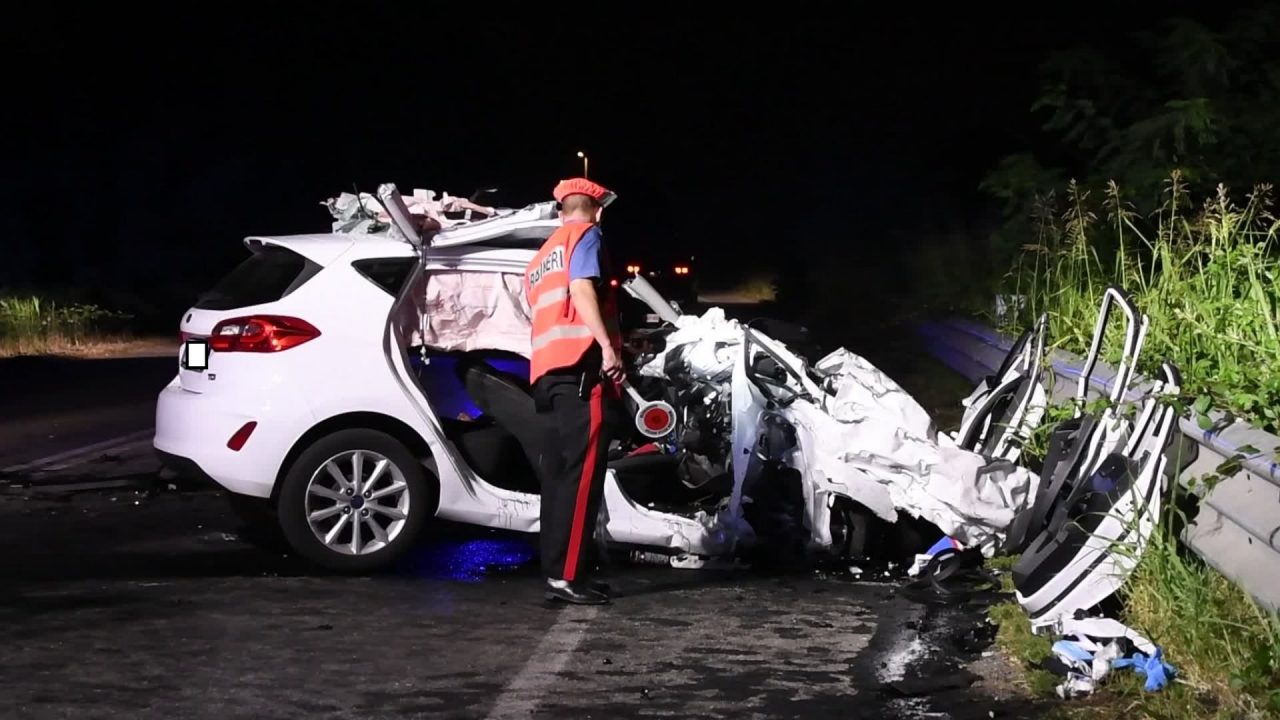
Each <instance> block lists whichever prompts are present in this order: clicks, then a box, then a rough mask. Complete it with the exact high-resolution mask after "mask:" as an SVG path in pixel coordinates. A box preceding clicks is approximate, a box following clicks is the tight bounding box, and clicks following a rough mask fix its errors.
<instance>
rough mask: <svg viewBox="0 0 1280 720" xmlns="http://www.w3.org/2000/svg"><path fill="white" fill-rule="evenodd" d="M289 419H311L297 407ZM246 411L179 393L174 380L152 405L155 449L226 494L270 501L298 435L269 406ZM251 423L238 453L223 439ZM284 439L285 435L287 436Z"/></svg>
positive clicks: (206, 396) (206, 397)
mask: <svg viewBox="0 0 1280 720" xmlns="http://www.w3.org/2000/svg"><path fill="white" fill-rule="evenodd" d="M285 409H287V410H290V411H291V412H290V413H288V416H289V417H290V418H291V419H293V420H294V421H295V423H290V425H291V426H292V425H293V424H296V421H297V420H299V419H303V417H302V416H305V417H306V418H308V419H309V418H310V413H309V412H307V411H305V410H304V411H302V412H301V413H299V412H298V410H299V408H297V407H296V406H289V407H287V408H285ZM249 412H250V413H251V414H246V413H245V408H244V407H243V403H242V402H241V403H239V407H236V408H235V409H232V408H231V407H230V406H229V405H228V406H224V405H223V403H222V402H220V399H219V398H217V397H215V396H212V395H209V394H204V393H195V392H191V391H189V390H184V389H183V388H182V386H181V385H180V384H179V383H178V381H177V380H176V379H175V380H174V381H173V382H172V383H170V384H169V386H168V387H166V388H165V389H164V390H162V391H161V392H160V397H159V399H158V400H157V402H156V436H155V441H154V446H155V448H156V450H158V451H160V452H161V453H165V454H167V455H171V456H174V457H176V458H179V459H180V460H185V461H190V462H192V463H194V464H195V465H196V466H197V467H198V468H199V469H200V470H201V471H202V472H203V473H204V474H205V475H208V476H209V477H210V478H212V479H213V480H214V481H215V482H217V483H218V484H219V485H221V486H222V487H224V488H226V489H227V490H229V491H231V492H234V493H239V494H242V495H252V496H254V497H262V498H265V497H270V495H271V490H272V488H273V487H274V485H275V482H276V476H277V474H278V473H279V471H280V465H281V463H282V462H283V461H284V455H285V453H287V452H288V449H289V448H290V447H292V445H293V439H294V438H296V437H297V434H296V433H294V428H293V427H291V426H290V427H284V426H283V423H282V416H281V414H280V413H273V412H272V404H271V403H269V402H263V403H261V404H260V405H259V406H258V407H257V408H254V409H251V410H249ZM249 422H256V423H257V426H256V427H255V428H254V429H253V432H252V434H250V436H249V439H248V440H247V441H246V442H245V443H244V445H243V447H241V448H240V450H238V451H237V450H232V449H231V448H230V447H228V441H230V440H231V437H232V436H233V435H235V434H236V432H237V431H238V430H240V429H241V428H243V427H244V426H245V424H246V423H249ZM286 436H287V437H286Z"/></svg>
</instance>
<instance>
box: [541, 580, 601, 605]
mask: <svg viewBox="0 0 1280 720" xmlns="http://www.w3.org/2000/svg"><path fill="white" fill-rule="evenodd" d="M545 597H546V599H547V600H559V601H561V602H567V603H573V604H574V605H607V604H609V598H608V597H607V596H605V595H603V594H601V593H599V592H596V591H595V590H592V589H590V588H583V587H574V586H573V585H570V584H568V583H565V584H560V583H552V582H548V583H547V592H546V595H545Z"/></svg>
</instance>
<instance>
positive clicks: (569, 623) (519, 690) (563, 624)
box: [489, 605, 600, 720]
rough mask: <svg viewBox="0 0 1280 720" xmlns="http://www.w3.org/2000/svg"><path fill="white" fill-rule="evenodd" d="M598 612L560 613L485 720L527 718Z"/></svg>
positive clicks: (585, 608) (576, 610)
mask: <svg viewBox="0 0 1280 720" xmlns="http://www.w3.org/2000/svg"><path fill="white" fill-rule="evenodd" d="M599 612H600V608H599V607H598V606H596V605H587V606H583V607H581V608H564V609H562V610H561V611H560V617H559V619H557V620H556V622H555V624H554V625H552V626H551V629H550V630H547V633H546V634H545V635H543V636H542V641H541V642H539V643H538V647H536V648H534V651H533V654H532V655H530V656H529V660H528V662H526V663H525V664H524V667H523V668H521V669H520V672H519V674H517V675H516V676H515V677H514V678H512V679H511V682H510V683H508V684H507V687H506V688H504V689H503V691H502V695H500V696H498V701H497V702H495V703H494V704H493V709H492V710H491V711H489V718H491V719H492V720H497V718H527V717H530V716H531V715H532V714H533V711H534V710H536V709H537V708H538V705H539V703H541V702H542V698H543V697H545V696H546V694H547V692H548V691H549V690H551V686H552V684H553V683H555V681H556V676H557V675H559V674H560V671H561V670H563V669H564V666H565V665H566V664H567V663H568V662H569V656H570V655H572V654H573V651H574V650H576V649H577V648H578V645H579V644H580V643H581V642H582V638H583V637H585V636H586V634H587V626H588V625H590V624H591V621H592V620H593V619H595V617H596V615H598V614H599Z"/></svg>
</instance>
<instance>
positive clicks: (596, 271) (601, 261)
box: [569, 225, 609, 282]
mask: <svg viewBox="0 0 1280 720" xmlns="http://www.w3.org/2000/svg"><path fill="white" fill-rule="evenodd" d="M603 239H604V238H603V235H602V234H601V232H600V228H599V227H598V226H596V225H592V226H591V228H590V229H588V230H587V231H586V232H585V233H583V234H582V238H581V239H579V240H578V244H577V245H575V246H574V248H573V256H572V257H570V258H569V279H570V280H580V279H584V278H590V279H594V280H596V281H597V282H598V281H600V280H602V279H603V278H604V275H605V270H606V269H607V268H608V265H609V264H608V257H607V255H606V254H605V251H604V243H603Z"/></svg>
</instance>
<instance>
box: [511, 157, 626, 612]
mask: <svg viewBox="0 0 1280 720" xmlns="http://www.w3.org/2000/svg"><path fill="white" fill-rule="evenodd" d="M552 195H553V196H554V197H555V199H556V201H557V202H558V203H560V219H561V222H562V223H563V224H562V225H561V226H560V227H559V228H557V229H556V231H555V232H554V233H552V235H551V237H549V238H547V241H546V243H544V244H543V246H542V249H541V250H539V251H538V254H537V256H536V257H534V259H533V262H531V263H530V264H529V267H528V268H527V270H526V272H525V291H526V292H527V293H528V297H529V305H530V307H532V308H533V330H532V358H531V360H530V363H529V381H530V383H531V384H532V386H533V396H534V400H535V403H536V407H537V410H538V413H539V414H540V415H541V416H542V417H543V418H544V428H545V432H546V433H547V443H548V446H547V447H546V448H545V449H544V452H543V461H542V467H541V474H542V505H541V508H542V513H541V530H540V535H541V537H540V540H541V554H542V572H543V575H544V577H545V578H546V581H547V599H549V600H560V601H564V602H570V603H579V604H591V605H599V604H604V603H607V602H609V596H608V595H607V592H608V588H607V586H605V585H604V584H603V583H593V582H590V581H589V580H588V579H587V578H586V577H585V576H587V575H588V574H589V573H590V572H591V570H592V569H593V565H594V564H595V553H594V552H593V551H594V549H595V540H594V535H595V528H596V517H597V512H598V511H599V507H600V498H601V495H602V494H603V491H604V474H605V462H606V460H607V456H608V450H609V440H610V437H609V433H608V432H607V427H608V426H607V422H606V420H607V418H608V416H609V415H610V411H611V406H612V405H613V403H615V402H617V401H618V400H619V399H620V397H621V394H620V392H619V384H618V383H619V382H621V381H622V380H623V378H624V372H623V367H622V360H621V354H622V336H621V333H620V331H619V329H618V309H617V303H616V296H615V295H614V291H613V289H612V287H611V286H610V283H609V282H608V280H609V277H610V273H609V272H608V270H609V269H610V264H609V257H608V254H607V253H606V252H605V250H604V247H603V243H602V240H603V238H602V236H601V233H600V218H601V215H602V214H603V212H604V208H605V206H606V205H608V204H609V203H611V202H613V200H614V197H615V196H614V194H613V193H612V192H610V191H608V190H606V189H605V188H603V187H601V186H600V185H597V184H596V183H594V182H591V181H590V180H587V179H586V178H573V179H571V180H564V181H562V182H561V183H560V184H558V185H556V187H555V190H554V191H553V192H552Z"/></svg>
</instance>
